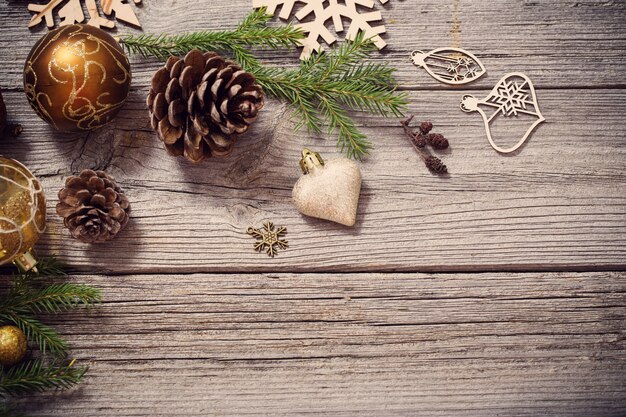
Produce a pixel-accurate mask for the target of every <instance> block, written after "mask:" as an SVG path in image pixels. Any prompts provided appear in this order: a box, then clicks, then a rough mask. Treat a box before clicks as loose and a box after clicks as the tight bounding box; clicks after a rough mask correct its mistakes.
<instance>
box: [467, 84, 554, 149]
mask: <svg viewBox="0 0 626 417" xmlns="http://www.w3.org/2000/svg"><path fill="white" fill-rule="evenodd" d="M461 110H463V111H464V112H466V113H471V112H478V113H480V115H481V116H482V118H483V121H484V123H485V131H486V133H487V139H488V140H489V143H490V144H491V146H492V147H493V148H494V149H495V150H496V151H498V152H500V153H511V152H514V151H516V150H517V149H519V148H520V146H522V145H523V144H524V142H526V140H527V139H528V138H529V137H530V135H531V134H532V132H533V130H535V128H536V127H537V126H539V124H541V123H542V122H544V121H545V120H546V119H545V118H544V117H543V115H542V114H541V111H540V110H539V105H538V103H537V95H536V93H535V87H534V86H533V83H532V81H530V78H528V76H526V75H525V74H522V73H521V72H512V73H509V74H506V75H505V76H504V77H502V78H501V79H500V81H498V83H497V84H496V86H495V87H494V88H493V90H491V92H490V93H489V95H488V96H487V97H485V98H484V99H482V100H478V99H477V98H475V97H474V96H471V95H465V96H463V100H462V101H461ZM500 116H502V117H504V118H505V119H511V118H512V117H516V118H520V117H521V116H526V117H527V118H528V119H529V123H530V125H529V126H527V130H526V132H525V133H524V135H523V136H522V138H521V139H520V140H519V141H518V142H517V143H516V144H515V145H513V146H511V147H508V148H504V147H501V146H498V145H496V143H495V141H494V139H493V136H492V125H493V123H494V122H495V121H496V119H498V118H499V117H500ZM507 130H508V129H507Z"/></svg>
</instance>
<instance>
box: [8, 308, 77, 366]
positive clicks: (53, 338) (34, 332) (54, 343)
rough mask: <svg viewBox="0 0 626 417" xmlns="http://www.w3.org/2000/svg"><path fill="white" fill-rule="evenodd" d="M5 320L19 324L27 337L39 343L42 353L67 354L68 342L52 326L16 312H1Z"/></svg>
mask: <svg viewBox="0 0 626 417" xmlns="http://www.w3.org/2000/svg"><path fill="white" fill-rule="evenodd" d="M0 318H1V319H2V320H3V321H8V322H11V323H13V324H14V325H15V326H17V327H18V328H19V329H20V330H21V331H23V332H24V334H25V335H26V339H28V340H29V341H30V342H34V343H36V344H37V347H38V348H39V350H40V351H41V352H42V353H46V352H50V353H51V354H53V355H55V356H65V354H66V353H67V342H66V341H65V340H63V338H62V337H61V335H59V334H58V333H57V332H56V331H54V330H53V329H52V328H51V327H48V326H46V325H45V324H43V323H42V322H40V321H39V320H37V319H35V318H33V317H31V316H28V315H25V314H15V313H3V314H0Z"/></svg>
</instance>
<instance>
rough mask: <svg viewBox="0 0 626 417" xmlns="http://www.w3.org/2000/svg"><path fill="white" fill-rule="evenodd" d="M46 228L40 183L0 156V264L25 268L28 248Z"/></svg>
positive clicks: (30, 263)
mask: <svg viewBox="0 0 626 417" xmlns="http://www.w3.org/2000/svg"><path fill="white" fill-rule="evenodd" d="M45 228H46V199H45V195H44V192H43V188H42V187H41V184H40V182H39V181H38V180H37V178H35V176H34V175H33V174H32V172H30V171H29V170H28V168H26V167H25V166H24V165H22V164H20V163H19V162H17V161H16V160H14V159H10V158H6V157H3V156H0V265H3V264H5V263H9V262H14V263H16V264H17V265H18V266H19V267H20V268H21V269H22V270H29V269H31V268H32V267H34V266H35V264H36V261H35V260H34V258H33V257H32V255H30V250H31V249H32V248H33V246H34V245H35V243H36V242H37V241H38V240H39V236H40V235H41V234H42V233H43V232H44V230H45Z"/></svg>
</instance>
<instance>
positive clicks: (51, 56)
mask: <svg viewBox="0 0 626 417" xmlns="http://www.w3.org/2000/svg"><path fill="white" fill-rule="evenodd" d="M130 79H131V73H130V63H129V62H128V57H127V56H126V55H125V54H124V51H123V50H122V47H121V46H120V45H119V44H118V43H117V42H116V41H115V39H113V38H112V37H111V35H109V34H107V33H106V32H104V31H103V30H101V29H98V28H95V27H93V26H87V25H71V26H64V27H61V28H59V29H55V30H53V31H51V32H49V33H48V34H47V35H45V36H44V37H43V38H41V39H40V40H39V41H38V42H37V43H36V44H35V46H34V47H33V49H32V50H31V51H30V54H29V55H28V58H27V59H26V65H25V66H24V90H25V92H26V96H27V97H28V101H29V102H30V105H31V106H32V108H33V109H34V110H35V112H37V114H38V115H39V117H41V118H42V119H43V120H45V121H46V122H48V123H49V124H50V125H51V126H53V127H54V128H55V129H57V130H60V131H73V132H77V131H88V130H93V129H97V128H99V127H101V126H103V125H105V124H106V123H108V122H109V121H111V119H113V117H115V115H116V114H117V113H118V112H119V110H120V108H121V107H122V105H123V104H124V101H125V100H126V96H127V95H128V90H129V89H130Z"/></svg>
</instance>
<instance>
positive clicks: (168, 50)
mask: <svg viewBox="0 0 626 417" xmlns="http://www.w3.org/2000/svg"><path fill="white" fill-rule="evenodd" d="M270 18H271V16H269V15H267V14H266V10H264V9H259V10H257V11H255V12H253V13H251V14H250V15H249V16H248V17H246V18H245V19H244V21H243V22H242V23H241V25H240V26H239V27H238V28H237V29H236V30H233V31H215V32H211V31H203V32H194V33H187V34H182V35H174V36H169V35H149V34H144V35H138V36H135V35H129V36H125V37H123V38H122V39H121V43H122V45H123V46H124V47H125V48H126V49H127V50H128V51H129V52H130V53H134V54H139V55H142V56H144V57H157V58H167V57H169V56H171V55H180V56H182V55H184V54H186V53H188V52H189V51H190V50H192V49H199V50H201V51H209V50H213V51H216V52H219V53H228V54H230V55H231V56H232V57H233V59H235V60H236V61H237V62H238V63H239V64H240V65H241V66H242V68H243V69H245V70H246V71H249V72H251V73H253V74H254V75H255V77H256V79H257V82H258V83H259V85H260V86H261V87H262V88H263V90H264V91H265V93H266V94H267V95H268V96H271V97H274V98H278V99H280V100H284V101H286V102H288V103H290V104H291V105H292V106H293V109H294V112H295V114H296V115H297V116H298V118H299V120H298V122H297V124H296V129H299V128H301V127H303V126H306V127H307V128H308V129H309V130H310V131H311V132H313V133H316V134H319V133H321V132H322V126H323V125H327V127H328V131H329V133H332V132H335V131H336V132H337V136H338V146H339V147H340V148H341V149H342V151H345V152H346V154H347V155H348V157H351V158H359V159H360V158H362V157H363V156H365V155H367V154H368V152H369V150H370V149H371V148H372V144H371V143H370V142H369V141H368V140H367V138H366V136H365V135H364V134H363V133H362V132H360V131H359V129H358V127H357V126H356V123H355V121H354V120H353V119H352V118H351V116H350V113H349V112H350V111H367V112H370V113H374V114H379V115H382V116H389V115H393V116H402V115H403V112H404V110H405V108H406V105H407V104H408V97H407V95H406V94H405V93H399V92H398V91H397V89H396V82H395V79H394V77H393V74H394V72H395V69H394V68H392V67H390V66H388V65H387V64H382V63H375V62H368V61H367V59H368V58H369V57H370V55H371V53H372V52H374V51H375V50H376V47H375V45H374V44H373V43H372V42H371V40H370V39H366V38H365V37H364V36H363V35H362V34H359V35H357V36H356V37H355V39H354V40H352V41H348V42H344V43H342V44H341V45H340V46H339V47H338V48H336V49H335V50H334V51H332V52H330V53H323V52H322V53H318V54H314V55H312V56H311V57H310V58H308V59H307V60H305V61H303V62H301V64H300V67H299V68H276V67H267V66H265V65H262V64H261V63H260V62H259V60H258V59H257V58H256V56H255V55H254V54H253V53H252V52H251V50H250V48H251V47H265V48H270V49H277V48H286V47H293V46H296V45H300V42H301V40H302V39H303V38H304V33H303V32H302V31H301V30H300V29H297V28H295V27H293V26H290V25H288V26H283V27H268V26H267V22H268V21H269V19H270Z"/></svg>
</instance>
